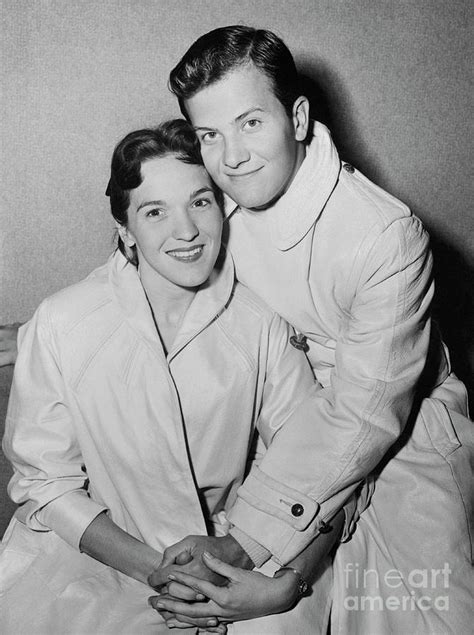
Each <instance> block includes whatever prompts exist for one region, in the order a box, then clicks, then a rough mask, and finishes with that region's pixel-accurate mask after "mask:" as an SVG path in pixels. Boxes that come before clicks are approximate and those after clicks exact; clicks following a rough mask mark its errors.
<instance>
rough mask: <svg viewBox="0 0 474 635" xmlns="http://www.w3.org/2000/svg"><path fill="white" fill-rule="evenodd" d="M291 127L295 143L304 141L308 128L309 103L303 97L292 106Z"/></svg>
mask: <svg viewBox="0 0 474 635" xmlns="http://www.w3.org/2000/svg"><path fill="white" fill-rule="evenodd" d="M293 126H294V128H295V139H296V141H304V140H305V139H306V137H307V135H308V128H309V101H308V99H307V97H305V96H304V95H301V96H300V97H298V98H297V99H296V100H295V103H294V104H293Z"/></svg>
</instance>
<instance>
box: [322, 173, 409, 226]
mask: <svg viewBox="0 0 474 635" xmlns="http://www.w3.org/2000/svg"><path fill="white" fill-rule="evenodd" d="M342 167H343V169H342V170H341V176H340V180H339V184H340V188H339V191H338V188H336V191H335V193H336V197H337V199H336V198H335V201H334V202H336V200H337V202H338V203H342V205H343V206H344V207H345V206H346V205H347V206H348V207H349V209H350V211H351V214H355V215H358V216H360V218H361V220H362V221H364V220H365V221H366V222H367V223H370V224H373V223H374V222H375V223H377V224H378V225H379V226H380V228H381V229H382V228H384V227H386V226H387V225H390V224H391V223H393V222H394V221H396V220H398V219H402V218H408V217H410V216H412V213H411V211H410V208H409V207H408V206H407V205H405V203H403V202H402V201H400V200H399V199H398V198H396V197H395V196H393V195H392V194H389V193H388V192H387V191H386V190H384V189H382V188H381V187H379V186H378V185H376V184H375V183H373V182H372V181H371V180H370V179H368V178H367V177H365V176H364V175H363V174H362V173H361V172H359V171H358V170H356V169H355V168H353V167H352V166H351V165H349V164H347V163H343V166H342ZM349 168H350V169H349ZM341 198H342V200H341Z"/></svg>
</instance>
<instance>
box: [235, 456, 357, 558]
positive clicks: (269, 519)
mask: <svg viewBox="0 0 474 635" xmlns="http://www.w3.org/2000/svg"><path fill="white" fill-rule="evenodd" d="M356 486H357V484H354V485H353V486H351V487H349V488H346V489H345V490H343V491H341V492H339V493H338V494H336V495H335V496H333V497H332V498H331V499H329V500H326V501H324V503H322V504H321V505H320V504H319V503H318V502H316V501H315V500H314V499H312V498H309V497H308V496H306V495H304V494H302V493H301V492H298V491H296V490H293V489H292V488H289V487H287V486H286V485H283V484H282V483H280V482H278V481H276V480H274V479H273V478H271V477H269V476H268V475H266V474H265V473H264V472H262V471H261V470H260V469H259V468H258V467H254V468H253V469H252V471H251V473H250V474H249V475H248V477H247V478H246V480H245V482H244V484H243V485H242V486H241V487H240V488H239V490H238V492H237V500H236V502H235V503H234V505H233V507H232V509H231V510H230V511H229V512H228V514H227V518H228V520H229V521H230V522H231V523H232V524H233V525H234V526H235V527H237V528H238V529H239V530H240V531H241V532H244V533H245V534H247V535H248V536H250V537H251V538H252V539H253V540H255V541H256V542H257V543H259V544H260V545H261V546H263V547H264V548H266V549H267V550H268V551H270V553H271V554H272V556H273V560H275V561H276V562H278V563H279V564H280V565H285V564H287V563H288V562H290V561H291V560H292V559H293V558H295V557H296V556H297V555H298V554H299V553H301V551H302V550H303V549H304V548H305V547H306V546H307V545H308V544H309V543H310V542H311V541H312V540H313V538H315V537H316V536H317V535H318V534H319V533H321V532H324V531H326V525H327V524H328V523H329V524H330V521H331V519H332V518H333V517H334V515H335V514H336V513H337V512H338V511H339V509H341V508H342V507H343V506H344V504H345V503H346V501H347V500H348V499H349V498H350V496H351V495H352V493H353V492H354V490H355V489H356ZM354 512H355V509H354V506H353V505H352V504H349V506H348V510H347V513H346V519H347V522H346V527H345V529H344V533H345V534H346V535H348V534H349V532H350V529H349V526H351V528H352V527H353V522H354ZM244 549H245V547H244ZM249 555H250V554H249Z"/></svg>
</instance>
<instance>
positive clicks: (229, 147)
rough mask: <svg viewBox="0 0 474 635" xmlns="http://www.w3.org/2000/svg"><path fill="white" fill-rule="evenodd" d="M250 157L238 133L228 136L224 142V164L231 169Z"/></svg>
mask: <svg viewBox="0 0 474 635" xmlns="http://www.w3.org/2000/svg"><path fill="white" fill-rule="evenodd" d="M249 159H250V152H249V151H248V150H247V148H246V147H245V144H244V142H243V141H242V139H240V138H239V137H238V135H235V136H234V135H233V136H232V137H228V138H227V139H226V140H225V143H224V164H225V165H226V166H227V167H229V168H232V169H235V168H238V167H239V165H240V164H241V163H245V162H246V161H248V160H249Z"/></svg>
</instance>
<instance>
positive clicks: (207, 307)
mask: <svg viewBox="0 0 474 635" xmlns="http://www.w3.org/2000/svg"><path fill="white" fill-rule="evenodd" d="M108 268H109V283H110V286H111V288H112V292H113V294H114V296H115V298H116V300H117V302H118V304H119V306H120V308H121V310H122V312H123V314H124V315H125V316H126V318H127V320H128V322H129V323H130V325H131V326H132V328H133V329H134V330H135V331H138V332H139V333H140V334H141V335H142V336H143V337H144V338H145V339H146V340H148V341H149V342H151V343H152V344H153V345H154V346H156V344H157V343H159V337H158V333H157V331H156V327H155V323H154V320H153V315H152V312H151V309H150V307H149V304H148V300H147V298H146V294H145V291H144V289H143V286H142V284H141V281H140V277H139V275H138V271H137V269H136V267H134V266H133V265H132V264H130V263H129V262H128V261H127V260H126V258H125V257H124V256H123V255H122V254H121V253H120V252H119V251H118V250H117V251H116V252H115V253H114V254H113V255H112V256H111V257H110V259H109V263H108ZM234 281H235V274H234V265H233V262H232V258H231V256H230V254H227V252H226V251H225V250H224V249H222V251H221V254H220V256H219V259H218V262H217V264H216V267H214V270H213V272H212V274H211V276H210V278H209V280H208V281H207V282H206V283H205V284H203V285H202V286H201V287H200V288H199V290H198V291H197V293H196V295H195V296H194V299H193V301H192V302H191V305H190V307H189V309H188V310H187V312H186V315H185V317H184V320H183V323H182V325H181V328H180V330H179V332H178V334H177V336H176V339H175V341H174V343H173V348H172V350H171V351H170V352H169V355H168V357H169V358H171V357H173V356H175V355H176V354H177V353H178V352H179V351H180V350H181V349H182V348H183V347H184V346H186V344H188V342H190V341H191V340H192V339H193V338H194V337H195V336H196V335H197V334H198V333H199V332H201V331H202V330H203V329H204V328H205V327H206V326H207V325H208V324H210V322H212V321H213V320H214V319H215V318H216V317H217V316H218V315H219V314H220V313H221V312H222V311H223V309H224V308H225V306H226V304H227V303H228V301H229V299H230V296H231V294H232V290H233V288H234Z"/></svg>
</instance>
